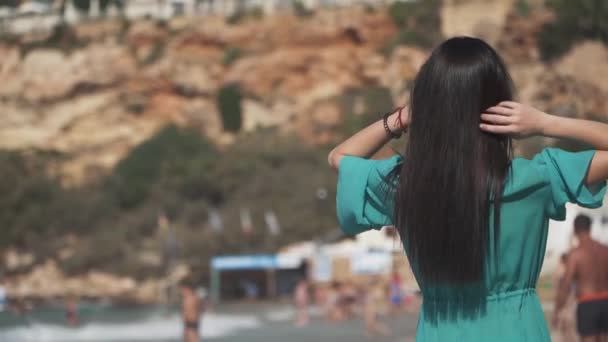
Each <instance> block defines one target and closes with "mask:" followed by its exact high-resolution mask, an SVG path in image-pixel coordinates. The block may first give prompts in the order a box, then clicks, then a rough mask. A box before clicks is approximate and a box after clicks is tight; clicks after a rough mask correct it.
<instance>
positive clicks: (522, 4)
mask: <svg viewBox="0 0 608 342" xmlns="http://www.w3.org/2000/svg"><path fill="white" fill-rule="evenodd" d="M531 12H532V6H531V5H530V3H528V0H517V2H516V3H515V13H517V14H518V15H519V16H522V17H527V16H529V15H530V13H531Z"/></svg>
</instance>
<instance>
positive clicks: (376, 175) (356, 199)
mask: <svg viewBox="0 0 608 342" xmlns="http://www.w3.org/2000/svg"><path fill="white" fill-rule="evenodd" d="M402 161H403V160H402V158H401V157H400V156H394V157H392V158H389V159H382V160H373V159H363V158H359V157H352V156H345V157H343V158H342V160H341V161H340V169H339V174H338V191H337V195H336V207H337V213H338V221H339V222H340V226H341V227H342V230H343V231H344V232H345V233H346V234H349V235H355V234H358V233H361V232H364V231H366V230H369V229H380V228H382V227H383V226H387V225H392V215H393V213H392V207H393V206H392V201H393V198H392V195H388V194H387V189H388V187H387V176H388V175H389V173H390V172H391V171H392V170H393V169H394V168H395V167H396V166H397V165H398V164H400V163H402Z"/></svg>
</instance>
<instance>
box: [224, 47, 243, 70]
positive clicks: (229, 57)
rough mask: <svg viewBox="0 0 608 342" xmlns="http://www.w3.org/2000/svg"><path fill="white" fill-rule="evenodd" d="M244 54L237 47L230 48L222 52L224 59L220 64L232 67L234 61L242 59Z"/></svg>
mask: <svg viewBox="0 0 608 342" xmlns="http://www.w3.org/2000/svg"><path fill="white" fill-rule="evenodd" d="M243 55H244V53H243V50H241V49H240V48H238V47H234V46H230V47H228V48H227V49H226V50H224V58H223V60H222V62H223V63H224V65H227V66H228V65H232V63H234V62H235V61H236V60H238V59H239V58H241V57H243Z"/></svg>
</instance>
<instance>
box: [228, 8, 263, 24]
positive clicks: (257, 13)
mask: <svg viewBox="0 0 608 342" xmlns="http://www.w3.org/2000/svg"><path fill="white" fill-rule="evenodd" d="M262 17H264V11H262V9H261V8H260V7H258V6H255V7H251V8H248V9H245V8H238V9H237V10H236V11H234V13H232V14H231V15H230V16H229V17H228V18H227V19H226V22H227V23H228V24H230V25H236V24H238V23H240V22H242V21H243V20H245V19H248V18H252V19H260V18H262Z"/></svg>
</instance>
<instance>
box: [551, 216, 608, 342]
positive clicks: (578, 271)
mask: <svg viewBox="0 0 608 342" xmlns="http://www.w3.org/2000/svg"><path fill="white" fill-rule="evenodd" d="M574 234H575V235H576V237H577V238H578V242H579V243H578V246H577V247H576V248H574V249H573V250H572V251H571V252H570V253H569V254H568V259H567V262H566V271H565V274H564V276H563V278H562V281H561V283H560V286H559V292H558V295H557V300H556V307H555V312H554V317H553V322H554V324H555V323H556V322H558V321H559V312H560V311H561V310H562V308H564V306H565V305H566V303H567V298H568V293H569V292H570V290H571V288H572V287H571V286H572V283H573V282H575V283H576V296H577V299H578V306H577V309H576V327H577V330H578V333H579V335H581V338H582V341H583V342H595V341H598V342H599V341H604V340H605V335H606V334H608V246H604V245H602V244H601V243H599V242H597V241H594V240H593V239H592V238H591V219H590V218H589V217H588V216H586V215H579V216H577V217H576V219H575V220H574Z"/></svg>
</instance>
